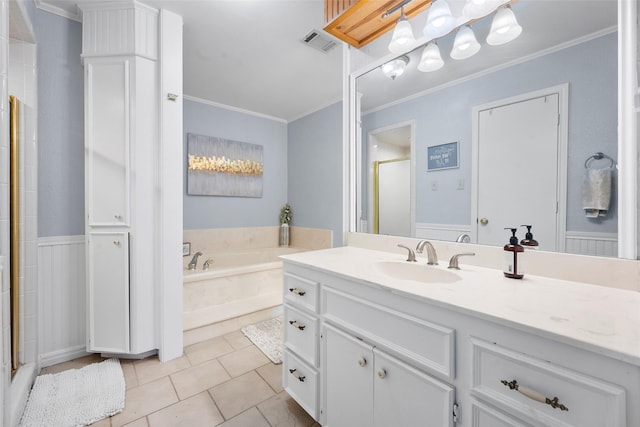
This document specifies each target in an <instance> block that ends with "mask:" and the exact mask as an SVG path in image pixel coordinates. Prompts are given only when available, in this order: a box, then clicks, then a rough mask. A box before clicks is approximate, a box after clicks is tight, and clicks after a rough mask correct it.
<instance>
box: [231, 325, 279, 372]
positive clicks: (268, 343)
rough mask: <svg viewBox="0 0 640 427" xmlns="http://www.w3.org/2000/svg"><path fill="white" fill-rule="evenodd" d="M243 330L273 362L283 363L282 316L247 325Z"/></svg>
mask: <svg viewBox="0 0 640 427" xmlns="http://www.w3.org/2000/svg"><path fill="white" fill-rule="evenodd" d="M241 331H242V333H243V334H244V335H245V336H246V337H247V338H249V339H250V340H251V342H252V343H254V344H255V345H256V346H257V347H258V348H259V349H260V351H262V352H263V353H264V354H265V356H267V357H268V358H269V359H270V360H271V361H272V362H273V363H275V364H276V365H279V364H280V363H282V317H276V318H273V319H269V320H265V321H264V322H260V323H256V324H253V325H249V326H245V327H244V328H242V329H241Z"/></svg>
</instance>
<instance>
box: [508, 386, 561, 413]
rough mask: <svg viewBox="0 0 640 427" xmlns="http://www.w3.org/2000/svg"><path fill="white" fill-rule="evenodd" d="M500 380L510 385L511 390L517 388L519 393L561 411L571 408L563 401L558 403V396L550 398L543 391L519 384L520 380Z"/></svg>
mask: <svg viewBox="0 0 640 427" xmlns="http://www.w3.org/2000/svg"><path fill="white" fill-rule="evenodd" d="M500 382H501V383H502V384H504V385H505V386H507V387H509V389H510V390H515V391H517V392H518V393H521V394H523V395H525V396H527V397H528V398H529V399H533V400H535V401H537V402H540V403H545V404H547V405H549V406H551V407H552V408H553V409H560V410H561V411H568V410H569V408H567V407H566V406H564V405H563V404H562V403H558V398H557V397H554V398H553V399H549V398H548V397H545V396H544V395H543V394H542V393H538V392H537V391H535V390H531V389H529V388H526V387H522V386H521V385H520V384H518V382H517V381H516V380H513V381H506V380H501V381H500Z"/></svg>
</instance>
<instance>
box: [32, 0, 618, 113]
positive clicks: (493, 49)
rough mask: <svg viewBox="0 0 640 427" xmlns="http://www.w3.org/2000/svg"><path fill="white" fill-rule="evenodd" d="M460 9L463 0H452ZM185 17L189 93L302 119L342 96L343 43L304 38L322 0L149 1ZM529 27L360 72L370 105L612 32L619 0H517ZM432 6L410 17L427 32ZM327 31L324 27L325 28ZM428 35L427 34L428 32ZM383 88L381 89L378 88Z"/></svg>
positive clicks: (53, 5)
mask: <svg viewBox="0 0 640 427" xmlns="http://www.w3.org/2000/svg"><path fill="white" fill-rule="evenodd" d="M88 1H97V0H80V1H78V0H36V4H37V5H38V6H39V7H41V8H44V9H49V10H51V11H54V12H56V13H60V14H63V15H66V16H68V17H71V18H75V19H79V15H78V10H77V7H76V5H77V4H78V3H83V2H88ZM449 2H450V4H451V8H452V11H453V12H454V15H457V14H458V13H459V11H458V10H461V9H462V4H464V0H449ZM143 3H146V4H149V5H151V6H153V7H157V8H165V9H168V10H170V11H173V12H175V13H177V14H179V15H181V16H182V17H183V20H184V93H185V95H188V96H191V97H196V98H200V99H203V100H207V101H211V102H214V103H219V104H224V105H227V106H231V107H235V108H238V109H242V110H247V111H251V112H254V113H259V114H262V115H266V116H269V117H274V118H278V119H282V120H285V121H291V120H295V119H296V118H299V117H302V116H304V115H306V114H308V113H311V112H313V111H316V110H318V109H320V108H323V107H325V106H327V105H330V104H332V103H334V102H337V101H339V100H340V99H341V98H342V49H341V48H340V44H339V45H338V47H336V48H335V49H333V50H332V51H330V52H329V53H327V54H326V53H322V52H320V51H317V50H315V49H312V48H310V47H309V46H306V45H304V44H303V43H302V42H301V39H302V38H303V37H304V36H305V35H307V34H308V33H309V31H311V30H312V29H317V30H321V29H322V27H323V26H324V0H143ZM513 10H514V12H515V13H516V15H517V17H518V20H519V22H520V24H521V25H522V27H523V33H522V35H521V36H520V37H519V38H518V39H516V40H515V41H513V42H511V43H509V44H506V45H503V46H488V45H487V44H486V43H485V42H484V38H485V37H486V34H487V33H488V27H489V25H490V21H491V19H490V17H489V18H485V19H483V20H481V21H479V22H477V23H475V24H474V26H473V28H474V31H475V32H476V36H477V38H478V41H480V43H481V45H482V48H481V50H480V52H479V53H478V54H477V55H476V56H474V57H472V58H470V59H467V60H464V61H453V60H452V59H450V58H448V52H449V51H450V48H451V45H452V43H453V37H454V35H453V34H451V35H449V36H446V37H444V38H443V39H441V40H439V45H440V48H441V51H442V55H443V58H444V60H445V66H444V67H443V68H442V69H441V70H439V71H437V72H434V73H427V74H425V73H420V72H419V71H417V70H416V69H415V66H416V64H417V61H418V56H419V53H420V52H419V51H416V52H415V53H413V54H412V59H411V63H410V64H409V67H408V69H407V72H406V73H405V74H404V75H403V76H400V77H399V78H397V79H396V80H395V81H393V82H391V83H393V85H391V84H390V80H389V79H387V78H386V77H384V76H382V75H381V73H379V72H375V71H377V70H374V72H371V73H368V74H367V75H366V76H365V77H364V78H361V79H359V81H358V89H361V90H364V91H365V92H366V93H367V95H366V96H365V98H363V111H366V110H367V109H370V108H374V107H375V106H378V105H380V104H383V103H387V102H392V101H393V100H394V99H397V98H399V97H406V96H410V95H411V94H413V93H415V92H417V91H424V90H428V89H429V88H432V87H436V86H439V85H442V84H445V83H446V82H448V81H451V80H456V79H461V78H465V77H466V76H469V75H471V74H474V73H479V72H482V71H483V70H487V69H490V68H492V67H496V66H499V65H500V64H503V63H505V62H511V61H516V60H518V58H520V57H521V56H522V55H531V54H535V53H536V52H540V51H544V50H545V49H550V48H552V47H553V46H557V45H559V44H562V43H566V42H567V41H569V40H575V39H580V38H582V37H585V36H587V35H588V34H593V33H597V32H607V31H611V28H612V27H614V26H615V25H616V20H617V0H519V1H517V2H516V3H514V5H513ZM425 20H426V14H423V15H422V16H418V17H416V18H414V19H413V20H412V25H413V28H414V32H415V33H416V34H417V35H418V34H420V33H421V28H422V25H423V22H424V21H425ZM325 34H326V33H325ZM389 38H390V34H389V33H388V34H386V35H384V36H383V37H382V38H381V39H380V40H378V41H377V42H374V43H373V44H371V45H369V46H366V47H365V48H364V49H362V51H363V52H364V53H365V55H367V56H370V57H371V58H372V60H375V58H381V57H389V55H388V54H387V52H386V44H387V43H388V40H389ZM423 41H424V40H423ZM374 89H375V91H376V92H377V93H378V95H373V94H372V92H373V91H374Z"/></svg>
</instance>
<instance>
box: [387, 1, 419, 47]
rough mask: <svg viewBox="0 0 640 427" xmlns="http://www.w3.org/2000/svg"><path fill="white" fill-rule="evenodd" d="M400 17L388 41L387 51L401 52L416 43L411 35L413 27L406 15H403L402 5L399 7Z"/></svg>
mask: <svg viewBox="0 0 640 427" xmlns="http://www.w3.org/2000/svg"><path fill="white" fill-rule="evenodd" d="M400 13H401V14H400V19H398V22H397V23H396V28H395V29H394V30H393V36H392V37H391V43H389V51H391V52H393V53H402V52H403V51H406V50H408V49H410V48H411V47H413V46H414V45H415V44H416V38H415V37H414V36H413V29H412V28H411V24H410V23H409V20H407V17H406V16H405V15H404V7H401V8H400Z"/></svg>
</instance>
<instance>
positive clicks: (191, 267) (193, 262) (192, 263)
mask: <svg viewBox="0 0 640 427" xmlns="http://www.w3.org/2000/svg"><path fill="white" fill-rule="evenodd" d="M200 255H202V252H199V251H198V252H196V253H195V254H193V258H191V261H190V262H189V266H188V267H187V269H188V270H195V269H196V266H197V265H198V257H199V256H200Z"/></svg>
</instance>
